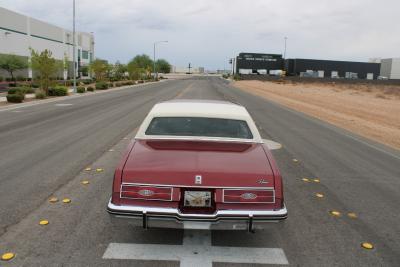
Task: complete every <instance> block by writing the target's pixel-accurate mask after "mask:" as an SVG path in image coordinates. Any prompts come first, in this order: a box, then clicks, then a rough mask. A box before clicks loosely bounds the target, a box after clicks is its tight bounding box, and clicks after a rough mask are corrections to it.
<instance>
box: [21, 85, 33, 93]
mask: <svg viewBox="0 0 400 267" xmlns="http://www.w3.org/2000/svg"><path fill="white" fill-rule="evenodd" d="M19 88H20V89H21V91H23V92H24V94H34V93H35V90H34V89H33V88H31V87H26V86H24V87H19Z"/></svg>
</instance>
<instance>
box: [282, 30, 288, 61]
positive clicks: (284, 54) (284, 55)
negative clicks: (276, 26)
mask: <svg viewBox="0 0 400 267" xmlns="http://www.w3.org/2000/svg"><path fill="white" fill-rule="evenodd" d="M284 39H285V50H284V52H283V59H286V42H287V39H288V38H287V37H286V36H285V38H284Z"/></svg>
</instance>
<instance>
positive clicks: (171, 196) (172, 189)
mask: <svg viewBox="0 0 400 267" xmlns="http://www.w3.org/2000/svg"><path fill="white" fill-rule="evenodd" d="M123 186H127V187H129V186H131V187H133V186H135V187H156V188H168V189H170V199H159V198H151V199H149V198H141V197H123V196H122V192H129V191H122V187H123ZM173 195H174V188H173V187H169V186H152V185H150V186H149V185H143V184H136V185H134V184H127V183H121V186H120V188H119V197H120V198H121V199H140V200H150V201H153V200H156V201H172V199H173Z"/></svg>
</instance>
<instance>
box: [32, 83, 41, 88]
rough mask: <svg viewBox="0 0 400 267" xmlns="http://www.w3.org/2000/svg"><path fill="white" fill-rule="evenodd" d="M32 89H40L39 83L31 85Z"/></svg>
mask: <svg viewBox="0 0 400 267" xmlns="http://www.w3.org/2000/svg"><path fill="white" fill-rule="evenodd" d="M31 87H32V88H39V84H38V83H32V84H31Z"/></svg>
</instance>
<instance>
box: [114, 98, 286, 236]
mask: <svg viewBox="0 0 400 267" xmlns="http://www.w3.org/2000/svg"><path fill="white" fill-rule="evenodd" d="M107 210H108V212H109V213H110V215H111V217H112V219H126V221H128V222H129V223H131V224H134V225H137V226H141V227H143V228H153V227H154V228H160V227H161V228H185V229H187V228H190V229H213V230H218V229H221V230H227V229H231V230H248V231H251V232H253V231H254V230H255V229H263V228H264V227H265V225H266V224H268V223H270V222H279V221H282V220H284V219H286V217H287V210H286V207H285V204H284V197H283V186H282V177H281V174H280V172H279V170H278V167H277V165H276V163H275V160H274V158H273V156H272V153H271V151H270V149H269V148H268V145H267V143H265V142H264V140H263V139H261V136H260V134H259V132H258V130H257V127H256V125H255V123H254V122H253V120H252V118H251V117H250V115H249V113H248V112H247V110H246V109H245V108H244V107H243V106H240V105H237V104H234V103H230V102H224V101H211V100H210V101H208V100H207V101H205V100H171V101H166V102H162V103H159V104H156V105H155V106H154V107H153V109H152V110H151V111H150V113H149V114H148V115H147V117H146V118H145V119H144V121H143V123H142V125H141V126H140V128H139V130H138V132H137V134H136V136H135V138H134V140H132V142H131V143H130V144H129V146H128V148H127V150H126V152H125V155H124V156H123V158H122V160H121V162H120V163H119V165H118V167H117V168H116V170H115V175H114V182H113V188H112V196H111V199H110V201H109V203H108V208H107Z"/></svg>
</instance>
